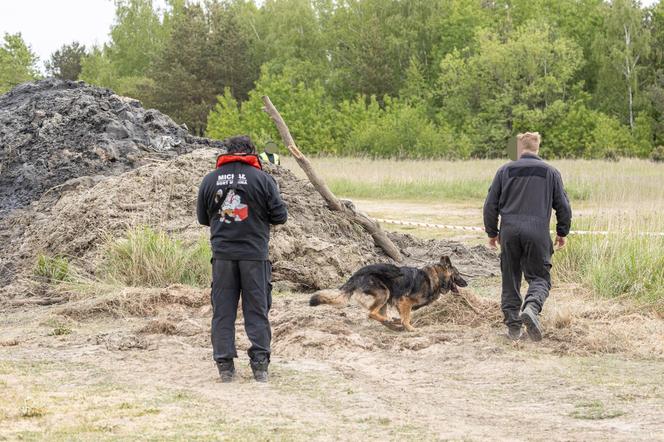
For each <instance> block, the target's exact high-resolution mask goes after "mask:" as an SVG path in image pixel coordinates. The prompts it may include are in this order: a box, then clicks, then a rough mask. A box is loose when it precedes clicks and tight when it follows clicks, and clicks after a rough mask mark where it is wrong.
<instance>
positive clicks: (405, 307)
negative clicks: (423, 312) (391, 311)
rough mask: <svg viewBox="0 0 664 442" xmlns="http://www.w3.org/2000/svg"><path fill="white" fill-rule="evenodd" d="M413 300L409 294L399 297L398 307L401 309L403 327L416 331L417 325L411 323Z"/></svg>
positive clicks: (400, 315)
mask: <svg viewBox="0 0 664 442" xmlns="http://www.w3.org/2000/svg"><path fill="white" fill-rule="evenodd" d="M413 304H414V302H413V300H412V299H410V298H409V297H407V296H404V297H403V298H401V299H399V301H398V302H397V309H398V310H399V317H401V324H402V325H403V328H405V329H406V330H408V331H411V332H412V331H415V327H413V326H412V325H410V314H411V312H412V310H413Z"/></svg>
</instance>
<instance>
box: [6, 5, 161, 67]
mask: <svg viewBox="0 0 664 442" xmlns="http://www.w3.org/2000/svg"><path fill="white" fill-rule="evenodd" d="M155 4H157V5H161V6H163V4H164V1H163V0H156V1H155ZM114 17H115V6H114V4H113V0H0V36H2V35H4V33H5V32H8V33H10V34H14V33H16V32H20V33H21V34H22V35H23V39H24V40H25V41H26V42H27V43H28V44H29V45H30V46H31V47H32V50H33V51H34V52H35V53H36V54H37V55H38V56H39V59H40V62H41V63H40V65H42V66H43V62H44V61H45V60H48V59H49V58H50V56H51V54H52V53H53V52H55V51H56V50H57V49H58V48H60V46H62V45H63V44H66V43H71V42H72V41H78V42H80V43H82V44H84V45H86V46H92V45H94V44H99V45H101V44H103V43H104V42H106V41H108V39H109V38H108V33H109V31H110V28H111V25H112V24H113V19H114Z"/></svg>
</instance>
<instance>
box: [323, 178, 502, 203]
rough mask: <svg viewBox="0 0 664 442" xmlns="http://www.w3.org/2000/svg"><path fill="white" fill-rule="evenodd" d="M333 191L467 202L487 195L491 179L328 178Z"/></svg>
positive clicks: (355, 195)
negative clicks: (359, 179) (369, 179)
mask: <svg viewBox="0 0 664 442" xmlns="http://www.w3.org/2000/svg"><path fill="white" fill-rule="evenodd" d="M328 184H329V186H330V189H331V190H332V192H334V193H335V194H336V195H339V196H342V197H349V198H365V199H386V200H387V199H389V200H409V201H436V200H439V201H445V200H447V201H449V200H454V201H464V200H468V199H473V200H482V199H484V198H486V194H487V191H488V190H489V185H490V184H491V181H490V180H480V179H478V180H459V181H420V180H416V179H413V180H393V179H389V178H388V179H384V180H382V181H375V182H366V181H355V180H353V179H352V178H341V179H339V178H335V179H332V180H330V181H329V183H328Z"/></svg>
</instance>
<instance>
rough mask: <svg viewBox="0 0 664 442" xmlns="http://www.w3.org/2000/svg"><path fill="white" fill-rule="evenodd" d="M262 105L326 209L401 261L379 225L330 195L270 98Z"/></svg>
mask: <svg viewBox="0 0 664 442" xmlns="http://www.w3.org/2000/svg"><path fill="white" fill-rule="evenodd" d="M263 104H264V105H265V107H264V108H263V110H264V111H265V112H267V114H268V115H269V116H270V118H272V121H274V124H275V125H276V126H277V130H278V131H279V135H281V139H282V140H283V142H284V144H285V145H286V149H288V151H289V152H290V153H291V155H293V158H295V161H297V164H298V165H299V166H300V167H301V168H302V170H303V171H304V173H305V174H306V175H307V178H309V181H310V182H311V184H312V185H313V186H314V188H315V189H316V191H318V193H320V195H321V196H322V197H323V199H324V200H325V203H326V204H327V207H328V208H329V209H330V210H334V211H336V212H344V213H346V214H348V215H349V216H350V217H351V218H352V219H353V220H354V221H355V222H357V223H358V224H360V225H361V226H362V227H363V228H364V229H365V230H366V231H367V232H369V234H370V235H371V237H372V238H373V240H374V242H375V243H376V245H377V246H378V247H380V248H381V249H383V250H384V251H385V253H386V254H387V255H388V256H389V257H390V258H392V259H393V260H395V261H396V262H401V261H403V257H402V256H401V251H400V250H399V248H398V247H397V246H395V245H394V243H393V242H392V240H390V238H388V237H387V235H386V234H385V232H384V231H383V229H381V228H380V224H378V223H377V222H376V221H374V220H373V219H371V218H369V217H368V216H367V215H366V214H364V213H362V212H358V211H357V210H355V208H354V207H353V206H352V204H349V205H346V204H343V203H342V202H341V201H340V200H339V199H338V198H337V197H336V196H335V195H334V193H332V191H331V190H330V188H329V187H328V186H327V184H326V183H325V181H324V180H323V179H322V178H321V177H320V176H319V175H318V174H317V173H316V171H315V170H314V167H313V165H312V164H311V162H310V161H309V159H308V158H307V157H306V156H305V155H304V154H303V153H302V152H301V151H300V149H299V148H298V147H297V145H296V144H295V140H293V136H292V135H291V133H290V130H289V129H288V126H287V125H286V122H285V121H284V119H283V118H282V117H281V114H280V113H279V111H278V110H277V108H276V107H274V104H272V101H270V97H268V96H266V95H264V96H263Z"/></svg>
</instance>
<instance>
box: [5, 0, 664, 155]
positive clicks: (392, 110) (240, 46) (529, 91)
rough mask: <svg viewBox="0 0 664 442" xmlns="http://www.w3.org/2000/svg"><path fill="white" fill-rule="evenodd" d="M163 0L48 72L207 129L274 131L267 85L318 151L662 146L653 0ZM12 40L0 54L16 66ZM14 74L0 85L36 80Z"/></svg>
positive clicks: (74, 50) (139, 2)
mask: <svg viewBox="0 0 664 442" xmlns="http://www.w3.org/2000/svg"><path fill="white" fill-rule="evenodd" d="M167 4H168V6H167V8H166V9H165V10H158V9H157V8H155V6H154V5H153V3H152V0H116V21H115V24H114V26H113V27H112V29H111V33H110V36H111V41H110V42H109V43H108V44H106V45H105V46H104V47H102V48H92V49H91V50H89V51H85V49H84V48H82V47H80V46H79V45H77V44H73V45H67V46H65V47H63V48H62V49H60V50H59V51H58V52H56V53H55V54H54V55H53V57H52V59H51V60H50V62H49V63H48V64H47V68H48V69H49V71H50V73H51V74H54V75H57V76H61V77H64V78H80V79H83V80H85V81H88V82H90V83H93V84H98V85H102V86H107V87H111V88H113V89H115V90H116V91H117V92H118V93H121V94H125V95H131V96H134V97H137V98H139V99H141V100H142V101H143V102H144V104H145V105H147V106H152V107H156V108H158V109H160V110H162V111H163V112H166V113H168V114H169V115H171V116H172V117H173V118H174V119H175V120H177V121H179V122H184V123H186V124H187V126H188V127H189V129H190V130H191V131H192V132H194V133H198V134H204V133H206V134H208V135H209V136H212V137H218V138H224V137H227V136H229V135H232V134H236V133H249V134H251V135H252V136H254V137H255V138H256V139H257V140H259V141H261V142H264V141H266V140H268V139H275V138H276V137H277V136H278V135H277V134H276V132H275V131H274V128H273V127H272V126H271V124H270V121H269V120H268V119H267V118H266V116H265V115H264V114H263V113H262V112H261V100H260V97H261V95H263V94H268V95H270V97H271V98H272V100H273V102H274V103H275V104H276V105H277V107H279V109H280V110H281V111H282V113H283V114H284V117H285V119H286V120H287V122H288V123H289V125H290V126H291V130H292V132H293V135H294V136H295V138H296V140H298V143H299V144H300V145H301V147H302V148H304V149H305V150H306V151H308V152H316V153H330V154H344V155H345V154H348V155H355V154H368V155H377V156H396V157H403V156H409V157H413V156H414V157H430V156H439V157H451V158H467V157H495V156H500V155H503V154H504V146H505V144H506V141H507V139H508V138H509V137H510V136H512V135H513V134H515V133H518V132H520V131H524V130H538V131H540V132H541V133H542V135H543V139H544V143H543V150H544V151H545V153H546V155H547V156H549V157H552V156H558V157H588V158H605V157H615V156H618V155H629V156H641V157H646V156H649V155H651V154H652V152H653V151H655V150H656V146H658V145H661V144H664V65H663V63H662V61H663V58H664V3H662V2H658V3H656V4H655V5H653V6H651V7H650V8H644V7H641V5H640V4H639V3H638V2H637V1H635V0H611V1H603V0H265V1H262V2H260V6H259V5H257V4H256V3H254V2H253V1H250V0H223V1H222V0H207V1H204V2H186V1H185V0H168V2H167ZM16 37H17V36H9V40H8V39H7V38H8V37H5V40H6V42H5V45H4V46H3V47H0V57H6V55H4V54H5V53H12V51H13V53H14V54H15V55H14V58H15V59H17V60H23V61H26V59H25V55H23V56H19V55H16V54H18V53H19V52H21V50H20V49H16V48H14V47H13V46H12V45H11V43H10V41H12V39H16ZM19 40H20V38H19ZM14 46H16V43H14ZM24 46H25V45H24ZM3 51H4V52H3ZM28 52H29V50H28ZM21 57H23V58H21ZM2 59H3V60H4V58H2ZM4 65H5V63H4V62H3V63H2V65H0V66H4ZM18 65H21V63H18ZM8 66H9V65H8ZM28 66H29V64H28ZM0 69H3V67H0ZM8 69H12V68H8ZM19 71H20V70H16V69H14V71H12V72H11V73H10V75H13V76H14V77H11V78H12V80H10V83H11V82H12V81H15V80H16V79H19V78H21V79H25V77H26V76H28V77H29V76H30V75H31V74H34V72H33V71H30V69H28V70H27V71H25V72H23V71H20V72H19ZM4 78H5V72H4V71H3V70H0V91H1V90H2V88H3V87H4V86H5V85H6V84H8V83H6V82H5V80H4Z"/></svg>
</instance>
